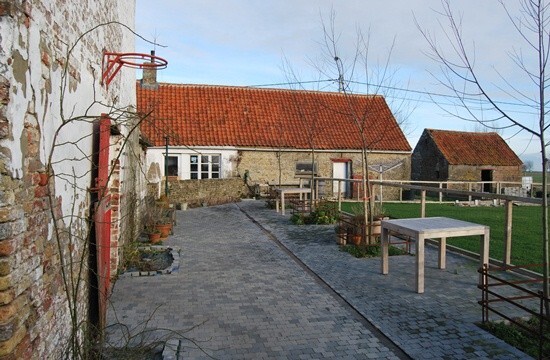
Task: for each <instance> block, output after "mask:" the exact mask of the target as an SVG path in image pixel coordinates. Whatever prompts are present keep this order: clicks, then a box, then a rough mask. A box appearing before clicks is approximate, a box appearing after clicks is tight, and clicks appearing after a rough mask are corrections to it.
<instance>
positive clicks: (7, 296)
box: [0, 0, 135, 359]
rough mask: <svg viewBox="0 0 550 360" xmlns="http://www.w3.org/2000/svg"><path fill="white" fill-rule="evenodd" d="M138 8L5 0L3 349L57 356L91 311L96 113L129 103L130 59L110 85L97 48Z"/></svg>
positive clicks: (6, 355)
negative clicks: (104, 80)
mask: <svg viewBox="0 0 550 360" xmlns="http://www.w3.org/2000/svg"><path fill="white" fill-rule="evenodd" d="M134 12H135V2H134V1H123V2H120V1H114V0H99V1H98V0H75V1H65V0H14V1H0V359H58V358H62V357H63V354H64V352H65V351H67V350H68V342H69V339H70V337H71V334H79V335H80V336H82V335H83V334H84V332H83V331H84V330H90V329H88V328H86V325H87V324H88V322H87V321H88V319H90V318H91V317H93V315H95V316H97V314H90V313H89V310H90V308H89V307H88V305H89V304H90V301H89V294H90V292H89V289H90V287H89V285H90V284H89V282H88V280H89V279H88V278H87V276H88V269H87V266H88V260H89V259H88V257H87V255H86V254H87V250H88V246H89V241H90V236H89V235H90V229H89V228H88V224H89V222H88V220H89V216H90V214H91V209H90V207H91V204H90V192H89V189H90V188H93V187H94V185H95V183H94V179H92V171H93V166H92V164H91V162H90V159H91V158H92V157H93V156H92V155H93V154H92V152H93V150H92V149H93V140H92V139H93V137H92V136H91V135H92V133H93V123H94V121H95V120H96V119H98V118H99V116H100V114H101V113H103V112H109V111H110V109H111V108H112V107H116V108H118V109H129V108H130V106H131V105H135V74H134V72H133V71H125V70H124V69H123V70H122V71H121V72H120V73H119V74H118V75H117V77H116V79H115V80H114V81H113V82H112V83H111V85H110V87H109V90H107V89H106V88H105V87H102V86H101V84H100V76H101V60H102V51H103V49H107V50H110V51H120V52H131V51H132V50H133V46H134V45H133V44H134V35H133V34H132V33H131V32H130V31H128V30H127V29H125V28H124V27H122V26H120V25H118V24H114V23H111V24H108V23H109V22H110V21H113V20H118V21H119V22H122V23H125V24H127V25H128V26H129V27H130V28H133V27H134ZM100 24H104V25H103V26H98V25H100ZM92 28H95V30H93V31H90V32H88V31H89V30H91V29H92ZM77 42H78V43H77ZM73 45H75V46H74V47H72V46H73ZM69 49H72V52H71V54H70V56H68V51H69ZM100 104H105V106H102V105H100ZM119 114H120V113H119ZM127 125H128V124H121V133H122V135H123V136H128V135H129V134H130V130H129V129H128V128H127ZM130 141H132V140H131V139H130ZM119 155H120V156H119V157H118V158H119V160H120V162H119V163H113V165H114V166H117V165H120V169H119V170H120V171H119V174H118V177H119V180H120V181H126V179H127V178H126V175H125V171H126V168H125V162H126V159H125V157H126V155H125V154H124V153H122V152H121V153H120V154H119ZM123 191H126V190H123ZM118 200H121V199H120V198H119V199H118ZM118 200H117V201H118ZM121 201H122V200H121ZM120 205H121V206H122V203H120ZM81 265H82V266H81ZM81 269H83V270H82V272H79V271H80V270H81ZM76 279H79V280H80V282H78V286H76V285H72V284H75V283H73V281H72V280H76ZM72 296H74V298H72ZM69 299H72V300H74V301H73V302H72V305H71V303H70V300H69ZM71 314H72V315H73V316H74V317H73V320H74V321H75V322H76V323H78V324H79V328H78V329H75V328H73V327H72V325H71V324H72V321H71V320H72V319H71ZM80 348H81V347H77V349H80ZM66 355H67V357H68V358H74V357H77V354H74V353H73V354H70V353H69V354H66Z"/></svg>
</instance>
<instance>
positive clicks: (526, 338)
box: [481, 318, 550, 359]
mask: <svg viewBox="0 0 550 360" xmlns="http://www.w3.org/2000/svg"><path fill="white" fill-rule="evenodd" d="M521 322H522V324H523V325H524V326H526V327H528V328H532V329H533V330H534V331H537V330H538V326H539V320H538V319H537V318H531V319H529V320H527V321H521ZM481 327H482V328H483V329H485V330H487V331H488V332H490V333H492V334H493V335H495V336H496V337H498V338H499V339H501V340H504V341H505V342H507V343H508V344H510V345H512V346H514V347H516V348H518V349H519V350H521V351H523V352H525V353H527V354H528V355H530V356H532V357H534V358H537V357H538V355H539V353H538V352H539V343H538V338H537V337H536V336H534V335H533V334H532V333H530V332H527V331H526V330H524V329H522V328H520V327H519V326H517V325H515V324H513V323H510V324H505V323H496V322H488V323H486V324H481ZM545 335H546V336H550V329H548V328H547V329H546V330H545ZM540 355H541V357H540V358H542V359H548V358H550V344H548V343H545V344H544V346H543V349H542V354H540Z"/></svg>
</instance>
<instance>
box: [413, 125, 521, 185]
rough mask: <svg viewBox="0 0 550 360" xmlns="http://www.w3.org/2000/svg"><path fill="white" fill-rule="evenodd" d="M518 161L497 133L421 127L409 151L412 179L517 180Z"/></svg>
mask: <svg viewBox="0 0 550 360" xmlns="http://www.w3.org/2000/svg"><path fill="white" fill-rule="evenodd" d="M521 166H522V161H521V160H520V159H519V158H518V156H517V155H516V154H515V153H514V151H513V150H512V149H510V147H509V146H508V145H507V144H506V142H505V141H504V140H503V139H502V138H501V137H500V135H498V134H497V133H494V132H491V133H484V132H463V131H447V130H434V129H425V130H424V132H423V133H422V136H421V137H420V139H419V140H418V143H417V145H416V147H415V148H414V151H413V155H412V174H411V177H412V179H413V180H426V181H487V182H488V183H486V184H484V187H483V189H482V190H483V191H486V192H490V191H491V190H492V189H491V183H489V182H492V181H504V182H506V181H509V182H520V181H521V174H522V173H521Z"/></svg>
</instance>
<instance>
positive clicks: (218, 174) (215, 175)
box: [212, 172, 220, 179]
mask: <svg viewBox="0 0 550 360" xmlns="http://www.w3.org/2000/svg"><path fill="white" fill-rule="evenodd" d="M219 178H220V173H215V172H213V173H212V179H219Z"/></svg>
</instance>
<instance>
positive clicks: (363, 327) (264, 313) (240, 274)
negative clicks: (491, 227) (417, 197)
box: [108, 201, 529, 359]
mask: <svg viewBox="0 0 550 360" xmlns="http://www.w3.org/2000/svg"><path fill="white" fill-rule="evenodd" d="M288 217H289V216H288V215H287V216H281V215H279V214H277V213H276V212H275V211H274V210H271V209H267V208H266V207H265V204H264V202H263V201H243V202H240V203H238V204H227V205H221V206H213V207H203V208H196V209H190V210H187V211H178V212H177V219H178V225H177V226H176V227H175V228H174V235H172V236H171V237H170V238H169V240H168V241H167V245H170V246H175V247H179V248H181V257H180V268H179V270H178V271H177V272H175V273H173V274H170V275H161V276H153V277H121V278H119V279H118V280H117V282H116V284H115V287H114V291H113V295H112V299H111V300H112V304H111V309H110V311H109V316H108V317H109V319H108V321H109V323H110V324H115V323H116V324H118V323H120V324H124V328H127V329H128V330H129V332H130V333H132V334H138V333H139V334H140V336H136V337H135V339H132V341H131V342H138V341H139V340H142V337H143V336H142V334H143V333H147V334H148V335H149V339H145V340H150V339H151V338H155V337H156V338H161V339H162V340H165V339H166V338H173V339H184V340H183V341H181V352H180V358H181V359H208V358H216V359H322V358H332V359H407V358H413V359H474V358H478V359H485V358H489V359H524V358H529V357H528V356H526V355H525V354H523V353H521V352H519V351H518V350H516V349H515V348H513V347H511V346H509V345H507V344H505V343H504V342H502V341H501V340H499V339H497V338H495V337H493V336H491V335H490V334H488V333H486V332H484V331H483V330H481V329H479V328H478V327H477V326H476V325H475V324H474V322H476V321H479V320H480V319H481V308H480V306H479V305H478V304H477V300H478V299H479V298H480V291H479V290H478V289H477V287H476V283H477V273H476V268H477V263H476V262H474V261H471V260H468V259H465V258H463V257H461V256H457V255H453V254H448V255H447V268H446V270H439V269H437V251H436V250H435V249H431V248H429V247H428V248H427V249H426V276H425V278H426V288H425V293H424V294H417V293H416V292H415V291H414V289H415V288H414V257H413V256H409V255H403V256H397V257H391V258H390V273H389V274H388V275H381V274H380V259H378V258H374V259H356V258H354V257H352V256H350V255H349V254H347V253H344V252H341V251H339V249H338V246H337V245H336V243H335V240H334V239H335V234H334V230H333V226H312V225H308V226H294V225H291V224H290V222H289V221H288ZM120 324H118V325H116V326H114V325H113V326H112V327H111V331H110V339H111V340H113V341H114V339H117V338H118V336H119V335H120V333H119V332H117V331H116V329H118V330H120V329H121V328H122V326H120ZM152 329H154V331H151V332H150V333H149V332H144V330H152ZM173 341H174V340H173ZM173 341H172V343H174V342H173ZM176 343H177V341H176Z"/></svg>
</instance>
